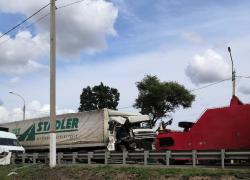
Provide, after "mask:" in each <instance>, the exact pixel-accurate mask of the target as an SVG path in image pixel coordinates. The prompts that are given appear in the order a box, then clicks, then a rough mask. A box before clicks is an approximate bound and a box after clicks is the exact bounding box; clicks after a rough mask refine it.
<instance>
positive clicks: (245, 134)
mask: <svg viewBox="0 0 250 180" xmlns="http://www.w3.org/2000/svg"><path fill="white" fill-rule="evenodd" d="M236 122H237V132H236V133H237V148H244V147H249V145H250V132H249V119H248V116H247V115H242V116H236Z"/></svg>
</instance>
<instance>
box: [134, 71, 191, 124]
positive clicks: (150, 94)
mask: <svg viewBox="0 0 250 180" xmlns="http://www.w3.org/2000/svg"><path fill="white" fill-rule="evenodd" d="M136 86H137V88H138V90H139V94H138V97H137V99H135V103H134V105H133V107H134V108H137V109H141V111H140V112H141V113H142V114H148V115H149V116H150V119H151V121H152V125H153V126H154V125H155V124H156V122H157V120H159V119H160V118H163V117H170V116H171V113H174V112H175V110H176V109H178V108H179V107H180V106H182V107H183V108H184V109H185V108H189V107H191V105H192V102H193V101H194V100H195V95H193V94H191V93H190V92H189V91H188V90H187V89H186V88H185V87H184V86H183V85H180V84H178V83H177V82H173V81H169V82H160V80H159V79H158V77H157V76H151V75H146V76H145V77H144V78H143V79H142V81H140V82H136Z"/></svg>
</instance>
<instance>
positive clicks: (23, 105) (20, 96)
mask: <svg viewBox="0 0 250 180" xmlns="http://www.w3.org/2000/svg"><path fill="white" fill-rule="evenodd" d="M9 93H10V94H14V95H17V96H19V97H20V98H22V99H23V97H22V96H20V95H18V94H15V93H13V92H9ZM23 120H25V101H24V99H23Z"/></svg>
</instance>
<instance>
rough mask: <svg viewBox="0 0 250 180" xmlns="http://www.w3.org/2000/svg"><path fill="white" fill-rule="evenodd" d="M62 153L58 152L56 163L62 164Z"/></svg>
mask: <svg viewBox="0 0 250 180" xmlns="http://www.w3.org/2000/svg"><path fill="white" fill-rule="evenodd" d="M62 158H63V153H58V164H59V165H61V164H62Z"/></svg>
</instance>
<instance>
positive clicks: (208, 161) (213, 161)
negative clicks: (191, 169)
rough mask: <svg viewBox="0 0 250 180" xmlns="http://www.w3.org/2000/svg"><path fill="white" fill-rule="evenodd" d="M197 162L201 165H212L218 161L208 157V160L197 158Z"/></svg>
mask: <svg viewBox="0 0 250 180" xmlns="http://www.w3.org/2000/svg"><path fill="white" fill-rule="evenodd" d="M198 161H199V163H201V164H202V165H213V164H216V163H217V162H218V160H215V159H209V160H198Z"/></svg>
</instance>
